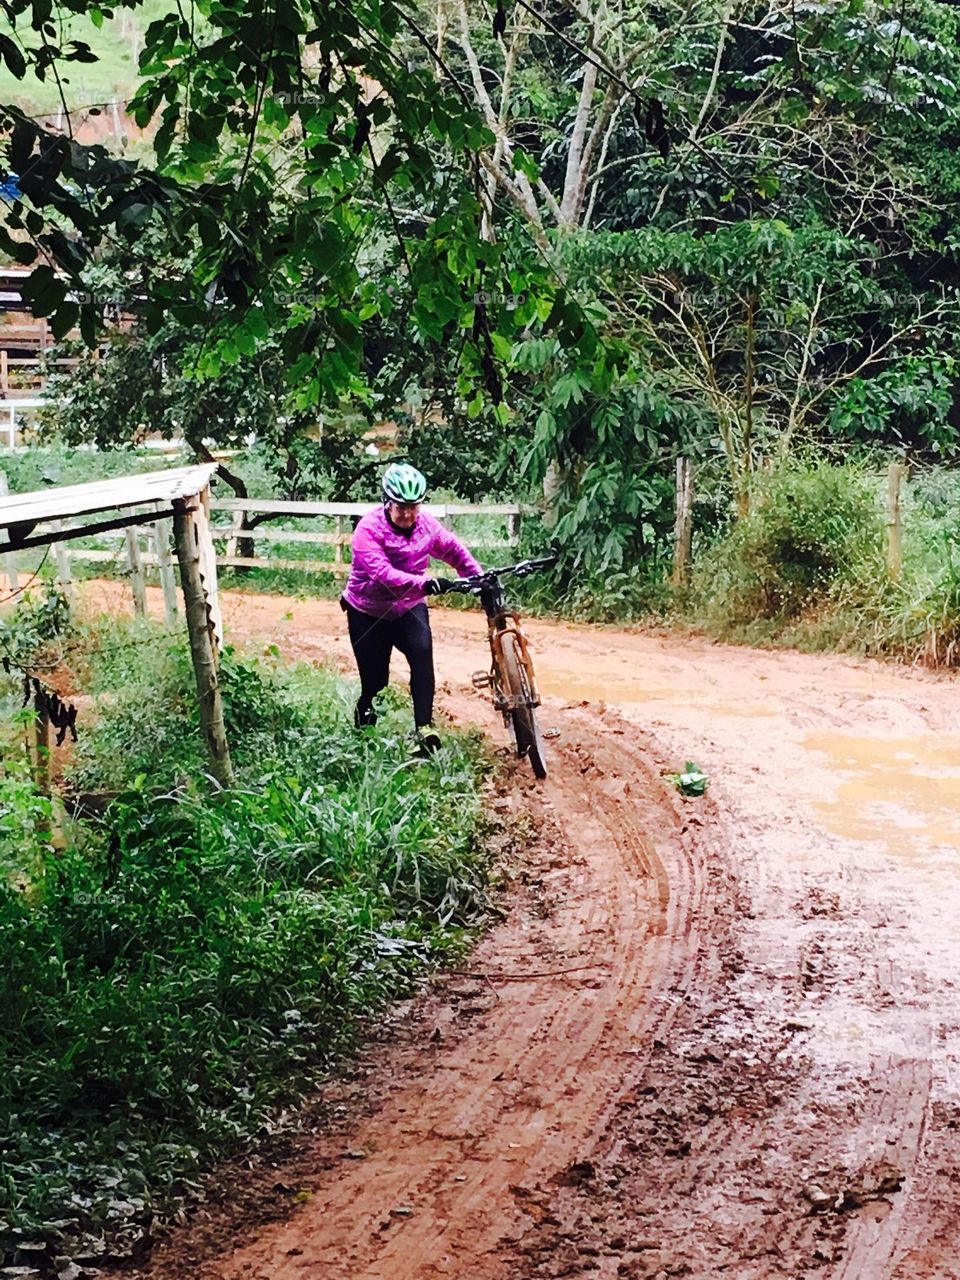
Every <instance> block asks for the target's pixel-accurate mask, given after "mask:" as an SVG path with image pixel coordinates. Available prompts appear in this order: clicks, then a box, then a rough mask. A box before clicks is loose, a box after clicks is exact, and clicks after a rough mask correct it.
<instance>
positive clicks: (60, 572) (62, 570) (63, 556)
mask: <svg viewBox="0 0 960 1280" xmlns="http://www.w3.org/2000/svg"><path fill="white" fill-rule="evenodd" d="M59 523H60V521H59V520H57V521H55V522H54V525H51V531H52V533H53V534H54V535H55V534H56V533H57V532H58V530H57V529H56V528H55V527H54V526H55V525H58V524H59ZM52 546H53V558H54V560H55V562H56V566H57V586H58V587H61V588H62V589H63V593H64V595H65V596H66V597H67V598H68V599H69V600H72V599H73V574H72V573H71V572H70V553H69V552H68V551H67V545H66V543H65V542H54V543H52Z"/></svg>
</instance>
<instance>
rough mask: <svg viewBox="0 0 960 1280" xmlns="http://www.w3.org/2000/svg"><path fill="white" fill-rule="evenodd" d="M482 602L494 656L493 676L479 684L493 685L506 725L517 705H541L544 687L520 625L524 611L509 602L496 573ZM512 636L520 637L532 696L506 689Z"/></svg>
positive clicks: (486, 584)
mask: <svg viewBox="0 0 960 1280" xmlns="http://www.w3.org/2000/svg"><path fill="white" fill-rule="evenodd" d="M480 603H481V605H482V606H483V611H484V613H486V615H487V638H488V640H489V641H490V657H491V659H492V666H491V669H490V675H489V676H485V677H483V679H482V680H481V679H478V678H477V677H474V684H475V685H477V686H480V687H482V686H485V685H489V686H492V688H493V705H494V707H495V708H496V710H497V711H499V712H500V714H501V715H502V716H503V722H504V724H505V725H509V723H510V712H511V711H513V710H514V708H515V707H539V705H540V690H539V688H538V687H537V677H536V675H535V673H534V670H533V660H532V659H531V657H530V650H529V648H528V645H527V637H526V635H525V634H524V631H523V627H522V626H521V625H520V614H519V613H518V612H517V610H516V609H514V608H513V607H512V606H511V605H509V604H508V603H507V597H506V591H505V590H504V586H503V583H502V582H501V581H500V579H499V577H498V576H497V575H496V573H493V574H490V575H488V577H487V579H486V580H485V581H484V583H483V585H482V586H481V588H480ZM506 635H512V636H514V637H515V639H516V643H517V651H518V657H519V659H520V662H521V663H522V664H523V668H524V671H525V672H526V678H527V686H528V688H529V690H530V695H529V697H526V696H521V695H518V694H510V693H508V692H507V691H506V680H505V679H504V676H503V638H504V636H506Z"/></svg>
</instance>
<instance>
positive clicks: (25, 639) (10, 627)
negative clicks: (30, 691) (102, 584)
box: [0, 587, 70, 674]
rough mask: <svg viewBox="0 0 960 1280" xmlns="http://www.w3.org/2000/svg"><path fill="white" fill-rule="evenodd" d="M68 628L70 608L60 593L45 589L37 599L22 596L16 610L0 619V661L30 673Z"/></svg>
mask: <svg viewBox="0 0 960 1280" xmlns="http://www.w3.org/2000/svg"><path fill="white" fill-rule="evenodd" d="M69 628H70V605H69V602H68V601H67V598H66V596H65V595H64V594H63V592H62V591H58V590H56V589H55V588H50V587H48V588H46V589H45V590H43V591H42V592H41V593H40V594H39V595H35V594H33V593H31V592H26V593H25V594H24V595H23V597H22V598H21V600H20V602H19V605H18V607H17V608H16V609H15V610H14V611H13V612H12V613H10V614H8V615H7V616H5V617H2V618H0V659H5V660H6V662H7V663H12V664H14V665H15V666H19V667H21V668H29V669H31V670H32V668H33V666H34V664H36V663H37V662H39V661H42V660H43V659H44V658H45V656H49V651H50V650H51V649H52V648H56V646H57V643H58V642H59V641H61V640H62V639H63V638H64V637H65V636H66V634H67V632H68V630H69ZM14 674H16V672H14Z"/></svg>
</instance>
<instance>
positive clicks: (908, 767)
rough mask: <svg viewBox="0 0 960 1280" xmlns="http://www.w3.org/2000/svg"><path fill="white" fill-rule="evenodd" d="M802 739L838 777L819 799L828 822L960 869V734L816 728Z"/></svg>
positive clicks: (851, 834) (903, 853)
mask: <svg viewBox="0 0 960 1280" xmlns="http://www.w3.org/2000/svg"><path fill="white" fill-rule="evenodd" d="M803 745H804V746H805V747H806V748H807V749H808V750H810V751H815V752H818V753H819V754H821V755H824V756H826V757H827V759H828V760H829V761H830V763H831V765H832V767H833V769H834V771H835V772H836V774H837V775H838V778H839V781H838V785H837V788H836V792H835V796H834V798H833V799H832V800H820V801H818V802H817V803H816V808H817V810H818V812H819V814H820V816H821V818H822V820H823V824H824V826H825V827H826V828H827V830H829V831H831V832H833V833H834V834H836V835H840V836H844V837H846V838H848V839H851V840H866V841H870V842H872V843H875V844H882V845H883V846H885V848H886V849H887V850H888V851H889V852H890V853H893V854H895V855H897V856H900V857H907V858H913V857H916V856H917V855H920V856H921V857H923V860H924V862H926V863H928V864H929V863H931V862H932V861H933V860H938V861H942V862H943V863H944V865H948V866H950V867H952V868H953V869H954V870H957V871H960V859H958V858H957V857H956V851H957V850H960V737H957V736H955V735H947V734H942V735H939V736H937V737H934V736H933V735H928V736H925V737H922V738H860V737H854V736H851V735H847V734H836V733H814V734H810V735H808V736H807V737H806V738H804V740H803ZM936 854H940V855H941V858H940V859H935V858H932V857H931V855H936Z"/></svg>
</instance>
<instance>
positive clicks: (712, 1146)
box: [102, 588, 960, 1280]
mask: <svg viewBox="0 0 960 1280" xmlns="http://www.w3.org/2000/svg"><path fill="white" fill-rule="evenodd" d="M102 590H104V591H109V592H110V594H111V596H112V595H113V591H112V589H108V588H103V589H102ZM224 606H225V607H224V613H225V621H226V625H227V629H228V631H229V632H231V633H232V635H233V636H234V637H239V636H244V637H247V638H249V639H252V640H254V641H259V640H260V639H261V638H262V639H263V640H269V641H271V642H275V643H277V644H279V645H280V646H281V648H283V649H284V650H286V651H287V652H290V653H292V654H296V655H299V656H305V657H311V658H331V657H332V658H333V659H334V660H335V661H340V662H342V663H343V664H344V665H346V664H347V663H348V660H349V652H348V649H347V646H346V643H345V641H344V640H343V639H342V638H341V637H342V630H343V628H342V624H341V621H340V614H339V611H338V610H337V609H336V607H335V606H333V605H331V604H328V603H324V602H311V603H307V604H303V603H300V602H295V601H290V600H286V599H283V600H280V599H271V598H263V597H252V598H251V597H240V596H236V595H230V594H228V595H227V596H226V597H225V601H224ZM530 631H531V633H532V636H533V638H534V640H535V642H536V645H537V652H536V660H537V666H538V671H539V672H540V675H541V680H542V685H543V690H544V693H545V695H546V704H545V708H544V714H543V719H544V723H545V725H546V726H548V727H551V728H555V729H557V730H558V731H559V736H558V737H556V738H555V739H551V741H550V742H549V744H548V745H549V746H550V748H551V754H552V761H551V777H550V779H549V780H548V782H547V783H546V784H545V785H543V786H537V785H536V784H534V783H533V781H532V779H528V778H527V776H526V774H525V772H524V771H522V770H521V771H518V772H517V774H516V778H515V786H514V789H513V791H512V793H511V799H510V800H509V801H504V803H512V804H513V805H515V806H517V807H518V808H520V809H522V808H524V807H529V809H530V810H531V811H532V812H535V813H536V814H538V815H539V817H540V818H541V819H542V821H543V824H544V826H543V836H542V838H541V839H540V841H539V842H538V843H537V844H536V845H535V847H534V850H533V852H532V853H531V854H530V855H529V859H530V861H529V865H526V866H525V867H519V868H518V869H517V871H516V877H515V878H516V887H515V894H514V907H513V910H512V912H511V914H510V917H509V918H508V919H507V920H505V921H504V922H503V923H502V924H501V925H499V926H498V927H497V928H496V929H495V930H494V931H493V932H492V933H491V934H490V935H489V936H488V937H487V939H486V940H485V941H484V942H483V943H482V944H481V946H480V947H479V949H478V950H477V952H476V953H475V954H474V955H473V956H472V958H471V960H470V962H469V964H470V968H469V970H468V971H467V972H466V974H465V975H461V976H454V977H451V978H448V979H446V980H445V981H443V982H440V983H438V984H436V986H435V987H434V988H433V989H432V990H431V991H430V992H428V993H426V994H425V995H424V997H423V998H422V999H420V1000H418V1001H416V1002H413V1003H412V1004H411V1006H410V1007H408V1008H406V1009H404V1010H401V1011H399V1012H398V1014H397V1015H396V1017H395V1018H394V1020H393V1024H392V1026H391V1027H390V1029H389V1030H388V1031H387V1032H385V1033H384V1034H383V1035H382V1036H381V1037H380V1039H379V1041H378V1042H377V1043H376V1044H375V1045H374V1046H372V1047H371V1049H370V1050H369V1051H368V1052H367V1053H366V1054H365V1056H364V1057H363V1058H362V1059H361V1062H360V1063H359V1064H358V1068H357V1071H356V1073H355V1075H356V1078H357V1081H358V1083H356V1085H355V1088H354V1093H356V1094H359V1095H362V1096H363V1097H365V1098H367V1100H368V1103H367V1105H366V1106H365V1107H358V1105H357V1104H356V1102H355V1101H353V1102H350V1101H348V1102H347V1103H342V1104H341V1105H340V1110H339V1113H338V1114H340V1115H342V1116H343V1117H344V1118H343V1121H342V1123H341V1124H340V1126H339V1128H338V1130H337V1131H336V1132H334V1133H329V1134H327V1135H321V1136H318V1137H316V1138H314V1139H311V1142H310V1146H309V1149H307V1150H305V1151H303V1152H301V1153H300V1154H299V1156H298V1157H297V1158H296V1160H295V1161H294V1162H293V1163H292V1165H291V1169H292V1172H291V1171H287V1173H286V1174H283V1171H281V1174H283V1176H282V1177H281V1180H280V1182H279V1183H278V1185H279V1186H281V1187H289V1186H294V1187H295V1188H299V1195H297V1196H294V1197H290V1199H291V1200H292V1199H299V1200H300V1201H302V1203H300V1204H299V1205H298V1206H296V1207H295V1206H293V1205H292V1203H291V1205H290V1208H289V1212H288V1213H287V1214H286V1216H285V1218H284V1219H282V1220H279V1221H275V1222H273V1223H266V1224H262V1225H258V1223H257V1221H256V1215H255V1214H254V1215H253V1216H250V1215H247V1216H246V1217H245V1215H244V1213H243V1212H238V1211H236V1210H234V1211H233V1212H232V1213H231V1212H230V1210H229V1209H225V1210H223V1211H222V1212H220V1211H218V1212H220V1218H219V1219H218V1217H217V1214H214V1215H213V1217H212V1219H211V1220H210V1222H208V1223H207V1224H206V1225H205V1227H204V1229H203V1230H202V1231H200V1230H198V1229H193V1230H191V1229H189V1228H188V1229H186V1230H185V1231H184V1233H183V1235H182V1236H181V1235H177V1236H174V1237H173V1238H171V1239H170V1240H169V1241H167V1242H166V1243H165V1244H164V1245H163V1246H162V1247H161V1248H159V1249H158V1250H157V1251H156V1255H155V1258H154V1260H153V1262H152V1264H151V1269H150V1271H149V1273H148V1274H150V1275H151V1276H152V1277H154V1280H167V1278H168V1277H169V1278H172V1277H178V1280H179V1278H180V1277H186V1276H202V1277H207V1278H208V1280H214V1278H216V1280H247V1278H250V1280H261V1278H262V1280H434V1278H435V1277H446V1276H457V1277H462V1278H463V1280H506V1278H507V1277H510V1278H511V1280H532V1278H533V1277H560V1276H572V1277H613V1276H617V1277H622V1276H627V1277H666V1276H680V1275H688V1276H691V1277H696V1278H698V1280H701V1278H703V1280H708V1278H709V1280H713V1278H715V1277H716V1278H719V1277H734V1278H735V1280H760V1278H761V1277H767V1276H785V1277H811V1278H813V1277H817V1278H823V1280H908V1278H909V1280H948V1278H949V1280H952V1278H956V1277H960V1160H958V1156H960V926H958V920H960V729H958V726H960V685H958V684H957V682H956V681H954V680H952V679H949V678H943V677H936V676H932V675H928V674H924V673H919V672H909V671H899V670H897V669H894V668H888V667H882V666H879V665H874V664H867V663H858V662H853V661H848V660H845V659H841V658H829V657H807V656H803V655H798V654H781V653H763V652H757V651H753V650H741V649H732V648H724V647H717V646H713V645H710V644H708V643H705V642H700V641H695V640H685V639H676V638H660V637H654V636H648V635H639V634H628V633H623V632H616V631H608V630H603V629H590V628H571V627H565V626H558V625H552V624H538V623H532V624H531V626H530ZM435 633H436V636H437V664H438V670H439V672H440V675H441V679H442V681H443V682H444V688H443V692H442V695H441V701H442V703H443V704H444V705H445V707H446V708H447V709H448V710H449V711H450V713H452V714H454V715H456V716H457V717H458V718H460V719H467V718H470V719H473V720H476V721H477V722H478V723H480V724H482V725H484V726H485V727H488V728H489V730H490V732H491V734H492V735H493V736H494V738H495V740H496V741H498V742H500V743H503V744H505V743H506V737H505V733H504V731H503V730H502V728H500V727H499V722H498V721H496V720H495V719H494V717H493V714H492V712H491V710H490V708H489V705H488V704H486V703H485V702H484V701H483V699H482V697H481V696H480V695H478V694H476V693H475V692H474V691H473V690H472V689H471V688H470V687H469V683H468V679H469V673H470V672H471V671H473V670H474V669H477V668H479V667H482V666H483V665H484V662H483V637H482V626H481V619H480V618H479V617H476V616H470V615H462V614H451V613H447V612H445V611H442V610H438V611H437V614H436V615H435ZM688 758H689V759H694V760H696V761H697V762H698V763H699V764H700V765H701V766H702V767H703V768H704V769H705V770H706V771H707V772H708V773H709V774H710V777H711V786H710V792H709V796H708V797H707V798H706V799H705V800H686V801H684V800H682V799H681V798H679V797H678V796H677V794H676V793H675V792H674V791H673V790H672V789H671V788H670V787H669V785H668V784H667V783H666V782H665V780H664V778H663V776H662V775H663V773H664V772H666V771H668V770H669V769H673V768H675V767H676V766H678V765H682V763H683V761H684V760H685V759H688ZM348 1092H349V1090H348ZM333 1110H334V1111H336V1108H333ZM223 1198H224V1200H225V1201H230V1200H231V1199H233V1198H235V1197H234V1189H233V1188H231V1187H228V1186H225V1187H224V1188H223ZM218 1222H219V1226H218Z"/></svg>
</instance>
